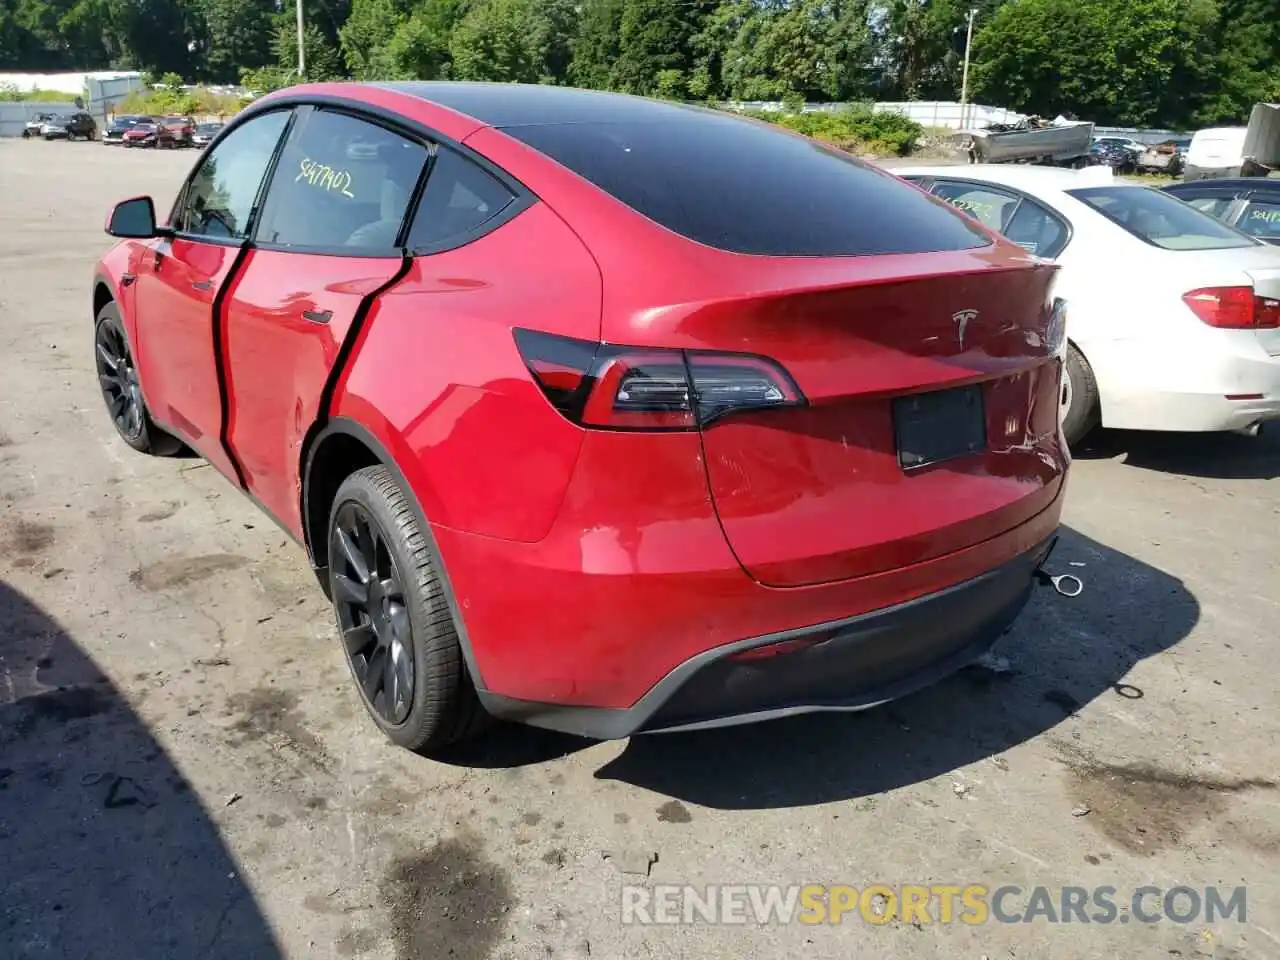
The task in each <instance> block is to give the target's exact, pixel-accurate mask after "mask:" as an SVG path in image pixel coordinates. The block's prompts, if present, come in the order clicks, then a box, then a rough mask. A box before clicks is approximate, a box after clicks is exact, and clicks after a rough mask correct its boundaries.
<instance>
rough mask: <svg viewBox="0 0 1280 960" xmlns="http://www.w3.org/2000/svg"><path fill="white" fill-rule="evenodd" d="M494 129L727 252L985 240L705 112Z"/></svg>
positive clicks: (839, 157)
mask: <svg viewBox="0 0 1280 960" xmlns="http://www.w3.org/2000/svg"><path fill="white" fill-rule="evenodd" d="M672 113H676V111H672ZM502 131H503V133H506V134H508V135H509V136H512V137H515V138H516V139H517V140H521V141H523V142H524V143H526V144H528V145H529V146H531V147H533V148H534V149H535V150H538V151H540V152H541V153H543V154H545V155H546V156H548V157H550V158H551V159H553V160H555V161H556V162H557V163H559V164H561V165H562V166H565V167H568V168H569V169H570V170H572V171H574V172H575V173H577V174H578V175H579V176H581V177H583V178H584V179H586V180H589V181H590V182H591V183H593V184H595V185H596V186H597V187H599V188H600V189H602V190H604V191H605V192H607V193H609V194H611V195H613V196H614V197H615V198H617V199H618V200H620V201H621V202H623V203H625V204H626V205H627V206H629V207H631V208H632V209H633V210H635V211H637V212H638V213H640V214H642V215H643V216H645V217H648V218H649V219H650V220H653V221H655V222H656V223H658V224H660V225H662V226H663V227H666V228H667V229H668V230H671V231H673V232H675V233H678V234H680V235H681V236H684V237H687V238H688V239H690V240H694V241H696V242H698V243H702V244H705V245H707V246H711V247H715V248H717V249H720V250H727V251H730V252H733V253H747V254H758V255H764V256H810V257H838V256H862V255H872V254H888V253H923V252H926V251H939V250H965V249H971V248H974V247H982V246H986V245H987V244H988V243H990V239H989V238H988V237H987V236H986V235H984V234H983V232H982V231H981V230H979V229H978V228H977V227H975V226H973V225H972V224H969V223H967V222H966V221H965V220H964V219H963V218H962V217H957V216H954V215H953V214H951V213H950V212H949V211H947V210H946V209H943V208H942V207H940V206H939V205H938V204H936V203H933V202H931V201H930V200H929V198H928V197H925V196H923V195H922V194H921V193H920V192H919V191H917V190H915V189H912V188H911V187H909V186H907V185H906V184H903V183H901V182H900V181H899V180H898V179H897V178H895V177H892V176H889V175H888V174H885V173H882V172H880V171H878V170H875V169H873V168H871V167H870V166H868V165H866V164H863V163H862V162H860V161H858V160H855V159H854V158H853V157H851V156H849V155H848V154H846V153H844V152H843V151H840V150H836V149H835V148H832V147H826V146H824V145H822V144H818V143H815V142H813V141H810V140H806V139H804V138H802V137H797V136H792V135H791V134H789V133H785V132H783V131H780V130H778V129H777V128H774V127H771V126H768V125H766V124H763V123H755V122H753V121H749V120H744V119H742V118H740V117H731V116H728V115H726V114H722V113H717V112H714V111H706V110H696V109H693V108H688V109H687V111H685V115H683V116H681V115H678V114H677V115H675V116H672V115H671V114H668V113H667V112H666V111H664V112H663V115H662V116H661V117H660V118H637V119H634V120H617V121H593V122H583V123H546V124H538V123H535V124H524V125H512V126H508V127H503V128H502Z"/></svg>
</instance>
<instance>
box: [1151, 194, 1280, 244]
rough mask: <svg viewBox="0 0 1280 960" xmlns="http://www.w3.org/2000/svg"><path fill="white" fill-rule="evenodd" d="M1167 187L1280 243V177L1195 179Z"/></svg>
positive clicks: (1225, 220)
mask: <svg viewBox="0 0 1280 960" xmlns="http://www.w3.org/2000/svg"><path fill="white" fill-rule="evenodd" d="M1164 190H1165V192H1166V193H1171V194H1173V195H1174V196H1175V197H1177V198H1178V199H1179V200H1184V201H1186V202H1187V203H1189V204H1191V205H1192V206H1193V207H1196V208H1197V209H1199V210H1203V211H1204V212H1205V213H1207V214H1209V215H1210V216H1212V217H1216V218H1217V219H1219V220H1221V221H1222V222H1223V223H1227V224H1230V225H1231V226H1233V227H1235V228H1236V229H1237V230H1243V231H1244V232H1245V233H1247V234H1249V236H1251V237H1257V238H1258V239H1259V240H1263V241H1265V242H1267V243H1274V244H1277V245H1280V179H1277V178H1275V177H1236V178H1231V179H1225V178H1224V179H1221V180H1191V181H1188V182H1186V183H1171V184H1169V186H1167V187H1165V188H1164Z"/></svg>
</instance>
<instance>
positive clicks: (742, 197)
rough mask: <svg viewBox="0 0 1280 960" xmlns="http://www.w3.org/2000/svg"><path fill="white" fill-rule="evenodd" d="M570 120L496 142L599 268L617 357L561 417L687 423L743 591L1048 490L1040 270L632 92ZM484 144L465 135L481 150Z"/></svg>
mask: <svg viewBox="0 0 1280 960" xmlns="http://www.w3.org/2000/svg"><path fill="white" fill-rule="evenodd" d="M567 96H569V95H567ZM571 96H574V97H578V96H579V94H577V93H575V94H572V95H571ZM581 109H582V110H583V111H584V119H583V120H582V121H581V122H574V123H553V122H547V123H538V122H529V123H525V122H519V123H513V125H511V126H503V127H502V133H501V136H502V137H507V136H509V137H512V138H515V139H517V140H519V141H522V142H523V143H524V144H525V145H526V146H528V147H532V148H533V149H534V150H537V151H539V152H540V153H542V154H544V155H546V156H548V157H550V158H551V159H553V160H554V161H555V162H556V163H557V164H559V165H561V166H563V167H567V168H568V169H569V170H571V171H573V172H574V173H575V174H577V175H578V177H580V178H581V180H578V179H577V178H574V180H573V181H568V180H565V179H562V177H561V175H560V172H557V173H555V174H554V175H553V174H552V173H551V172H549V171H541V172H539V171H538V170H536V169H528V170H526V171H525V175H526V176H529V177H532V178H534V179H531V180H528V181H526V182H527V183H528V185H529V187H530V188H531V189H533V190H535V191H536V192H539V193H540V195H541V196H543V197H544V198H545V199H546V202H548V203H550V204H552V205H553V206H556V208H557V209H558V211H559V212H560V213H561V215H563V216H568V217H571V220H570V225H571V226H573V227H574V229H575V230H576V231H578V232H579V235H580V236H582V237H583V240H584V242H585V243H586V244H587V246H588V247H589V249H591V250H592V253H593V255H594V256H595V257H596V258H597V261H598V262H599V264H600V268H601V275H602V277H603V278H604V286H603V301H602V310H601V327H600V335H601V339H602V340H603V341H604V343H605V344H606V347H605V350H606V351H607V352H608V354H609V356H611V357H613V356H615V355H616V353H617V352H618V351H622V352H623V353H628V352H630V353H634V354H636V355H634V356H630V357H624V358H623V359H621V360H618V361H617V362H616V363H614V361H613V360H610V361H609V364H613V365H609V364H605V365H604V366H603V367H599V360H600V354H599V353H597V354H596V358H595V360H594V361H593V362H595V363H596V364H597V366H598V367H599V370H598V375H596V377H595V383H596V384H597V386H596V387H595V388H593V389H592V392H591V394H590V395H589V397H588V399H587V401H586V402H587V406H588V409H586V410H585V412H584V413H583V422H589V423H594V424H597V425H600V424H605V425H608V426H611V427H614V428H618V429H644V428H651V429H688V425H689V423H690V421H693V422H694V423H695V425H696V429H698V430H699V431H700V433H701V438H702V447H703V454H704V462H705V468H706V474H707V480H708V486H709V489H710V494H711V498H712V501H713V503H714V506H715V510H716V512H717V514H718V515H719V519H720V523H721V526H722V528H723V531H724V534H725V536H726V537H727V539H728V542H729V544H730V546H731V547H732V549H733V551H734V553H735V554H736V555H737V558H738V560H739V562H740V563H741V564H742V566H743V567H744V568H745V569H746V570H747V571H748V572H749V573H750V574H751V575H752V576H753V577H755V578H756V579H757V580H758V581H760V582H761V583H764V584H768V585H775V586H797V585H802V584H812V583H821V582H825V581H832V580H840V579H845V578H850V577H857V576H861V575H865V574H870V573H874V572H876V571H878V570H885V569H890V568H901V567H903V566H907V565H910V564H913V563H916V562H919V561H922V560H925V559H927V558H929V557H933V556H937V555H940V554H945V553H948V552H951V551H954V550H958V549H962V548H964V547H966V546H969V545H971V544H974V543H978V542H980V541H982V540H985V539H988V538H990V537H993V536H996V535H998V534H1000V533H1002V532H1005V531H1007V530H1009V529H1010V528H1012V527H1014V526H1016V525H1018V524H1020V523H1022V522H1023V521H1024V520H1027V519H1029V518H1030V517H1032V516H1033V515H1035V514H1036V513H1038V512H1039V511H1041V510H1042V509H1044V508H1045V507H1046V506H1048V505H1049V504H1050V503H1051V502H1052V501H1053V499H1054V497H1055V496H1056V494H1057V491H1058V489H1059V488H1060V486H1061V479H1062V476H1063V473H1064V470H1065V463H1066V457H1065V453H1064V451H1062V450H1061V448H1060V447H1059V445H1058V437H1059V434H1060V431H1059V429H1058V400H1057V391H1058V371H1059V367H1060V364H1059V361H1058V359H1057V356H1056V355H1055V354H1054V353H1053V349H1052V347H1051V346H1050V345H1049V344H1047V343H1046V339H1047V337H1046V332H1047V327H1048V322H1049V315H1050V312H1051V306H1052V304H1051V296H1050V290H1051V286H1052V283H1053V278H1054V271H1055V269H1056V268H1055V267H1054V266H1053V265H1052V264H1050V263H1048V262H1046V261H1044V260H1040V259H1038V258H1035V257H1032V256H1029V255H1028V254H1027V253H1026V251H1024V250H1022V249H1021V248H1019V247H1016V246H1014V245H1012V244H1009V243H1007V242H1005V241H998V240H994V239H993V237H992V235H991V234H990V233H988V232H987V231H985V230H984V229H983V228H982V227H981V226H979V225H978V224H977V223H976V221H971V220H969V219H967V218H965V217H963V216H962V215H960V214H958V213H957V212H956V211H955V210H954V209H953V208H951V207H950V206H948V205H947V204H945V203H943V202H942V201H941V200H938V199H935V198H932V197H929V196H928V195H927V194H925V193H924V192H922V191H920V190H918V189H917V188H915V187H910V186H907V185H906V184H904V183H902V182H901V181H900V180H897V179H896V178H894V177H892V176H889V175H888V174H886V173H884V172H883V171H880V170H876V169H874V168H871V167H869V166H867V165H865V164H862V163H860V162H859V161H857V160H855V159H853V158H851V157H850V156H849V155H848V154H846V153H843V152H842V151H839V150H835V149H833V148H831V147H828V146H825V145H823V144H819V143H815V142H813V141H809V140H806V139H804V138H801V137H797V136H792V135H790V134H787V133H784V132H782V131H780V130H779V129H778V128H777V127H773V126H771V125H768V124H764V123H755V122H749V121H743V120H741V119H739V118H734V117H731V116H728V115H726V114H723V113H718V112H715V111H703V110H692V109H689V108H686V107H683V106H681V107H675V106H670V105H665V104H659V103H654V102H647V101H643V102H642V101H634V102H633V101H628V102H627V106H626V108H625V109H622V107H621V106H620V102H619V103H613V102H610V104H609V105H608V107H607V109H605V108H603V107H601V109H600V112H599V115H598V116H596V115H595V114H594V113H593V112H592V111H594V110H595V109H596V108H595V107H592V108H591V110H590V111H588V110H587V106H586V105H583V106H582V107H581ZM486 136H487V135H486V134H485V133H484V132H483V131H481V132H479V133H477V134H475V135H474V137H475V140H474V142H476V143H477V144H478V143H484V144H485V146H486V148H488V149H492V150H494V151H495V154H496V155H498V156H501V154H502V151H503V150H504V149H506V148H505V147H504V146H503V144H502V143H501V142H496V141H495V140H494V139H492V138H491V139H486ZM469 142H472V141H471V140H470V139H469ZM539 177H545V179H537V178H539ZM582 180H585V181H587V184H583V183H582ZM588 184H590V185H594V187H595V188H597V189H595V190H589V191H586V192H584V191H583V188H584V187H586V186H587V185H588ZM601 192H603V194H608V195H609V196H611V197H612V198H614V199H615V200H617V201H618V203H617V204H613V203H611V202H603V201H604V200H605V197H603V196H602V193H601ZM562 200H563V202H561V201H562ZM627 208H630V210H629V211H628V210H627ZM637 213H638V214H639V215H640V216H639V217H637V216H635V215H634V214H637ZM628 344H637V345H640V344H643V347H640V346H636V347H628V346H625V345H628ZM651 348H656V349H658V350H659V351H660V353H659V354H658V355H656V356H655V355H647V354H645V349H651ZM674 351H683V356H682V357H681V358H680V360H679V361H675V360H673V359H672V353H673V352H674ZM570 359H571V358H570ZM562 360H563V358H562ZM576 363H577V366H575V363H574V362H569V363H568V366H567V367H566V366H564V365H563V364H562V365H561V366H555V365H547V366H545V368H544V372H543V373H542V376H543V377H544V379H551V378H555V377H557V376H559V375H560V371H562V370H564V369H572V370H575V371H576V370H578V369H579V368H580V367H581V364H582V361H577V362H576ZM646 368H647V369H646ZM579 380H580V374H578V373H574V374H573V375H572V377H571V378H570V382H571V383H577V382H578V381H579ZM564 389H565V391H568V390H569V389H570V388H569V387H565V388H564ZM572 389H573V390H574V393H567V392H566V394H565V396H566V397H568V398H569V400H566V403H568V402H570V401H571V400H572V397H573V396H575V395H577V393H579V392H580V390H581V388H580V387H573V388H572ZM597 396H598V397H599V398H600V399H601V405H600V406H599V407H596V406H595V405H594V400H595V398H596V397H597ZM646 425H647V426H646Z"/></svg>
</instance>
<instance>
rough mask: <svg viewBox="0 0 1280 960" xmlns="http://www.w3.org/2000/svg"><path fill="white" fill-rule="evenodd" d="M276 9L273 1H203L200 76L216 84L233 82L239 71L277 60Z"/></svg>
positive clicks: (201, 9)
mask: <svg viewBox="0 0 1280 960" xmlns="http://www.w3.org/2000/svg"><path fill="white" fill-rule="evenodd" d="M275 9H276V8H275V3H274V2H273V0H202V3H201V6H200V12H201V14H202V15H203V20H204V46H203V49H202V50H201V53H202V54H203V56H202V57H201V59H200V62H199V73H200V75H201V76H202V77H204V78H206V79H208V80H211V81H213V82H214V83H231V82H234V81H235V80H236V78H237V77H238V75H239V72H240V70H242V69H246V68H254V67H262V66H266V65H267V64H270V63H271V62H272V61H274V60H275V56H274V54H273V52H272V49H271V40H272V37H273V36H274V35H275Z"/></svg>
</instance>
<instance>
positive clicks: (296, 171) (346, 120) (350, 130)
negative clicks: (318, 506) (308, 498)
mask: <svg viewBox="0 0 1280 960" xmlns="http://www.w3.org/2000/svg"><path fill="white" fill-rule="evenodd" d="M429 157H430V151H429V149H428V147H427V146H426V145H424V144H422V143H417V142H413V141H410V140H407V139H405V138H404V137H402V136H400V135H399V134H397V133H394V132H392V131H390V130H388V129H385V128H383V127H381V126H378V125H376V124H375V123H374V122H372V121H368V120H364V119H360V118H357V117H354V116H352V115H350V114H347V113H339V112H334V111H329V110H319V109H312V108H309V107H308V108H303V109H301V110H300V111H299V115H298V119H297V122H296V123H295V124H294V126H293V129H292V131H291V133H290V136H289V140H288V142H287V143H286V144H285V148H284V150H283V152H282V153H281V155H280V162H279V165H278V166H277V168H276V173H275V175H274V177H273V178H272V182H271V185H270V187H269V189H268V191H267V196H266V202H265V205H264V208H263V214H262V221H261V224H260V225H259V227H258V230H257V234H256V237H255V242H254V244H253V248H252V249H251V250H250V251H249V253H248V254H247V255H246V258H245V261H244V264H243V267H242V268H241V269H240V270H239V271H238V272H237V275H236V281H235V284H234V288H233V289H232V291H231V293H230V295H229V296H228V298H227V303H226V319H225V325H224V329H223V336H224V347H223V349H224V351H225V356H226V365H227V394H228V412H227V417H228V423H227V435H228V441H229V445H230V447H231V450H232V451H233V453H234V455H235V457H236V460H237V462H238V463H239V466H240V468H241V471H242V473H243V476H244V480H245V484H246V486H247V487H248V489H249V491H250V492H251V493H252V494H253V495H254V496H255V497H256V498H257V499H258V500H259V501H260V502H261V503H262V504H263V505H264V506H265V507H266V508H267V509H268V510H270V511H271V512H272V513H273V514H274V515H275V516H276V517H277V518H279V519H280V520H281V522H282V523H284V525H285V526H286V527H287V528H288V529H290V530H292V531H293V532H294V533H300V532H301V520H300V517H299V469H298V465H299V458H300V455H301V448H302V442H303V439H304V438H305V435H306V431H307V430H308V428H309V427H310V426H311V424H312V423H313V422H314V421H315V419H316V416H317V414H318V412H319V410H320V404H321V399H322V395H323V393H324V390H325V385H326V383H328V381H329V378H330V375H331V373H332V372H333V370H334V367H335V365H336V363H337V362H338V357H339V352H340V350H341V349H342V346H343V344H344V342H345V341H346V340H347V339H348V338H349V337H351V336H354V335H355V333H356V330H355V325H356V323H357V321H358V319H359V317H360V316H361V314H363V313H365V312H366V311H372V312H371V313H370V314H369V319H370V322H373V321H374V319H375V318H376V306H375V304H374V297H375V295H376V294H377V293H378V292H379V291H381V290H383V289H385V288H386V287H387V286H388V285H389V284H390V283H391V282H392V281H393V280H394V279H395V278H396V277H397V276H398V275H399V274H400V271H401V268H402V266H403V265H404V263H405V260H404V256H403V251H402V248H401V246H400V241H401V237H400V233H401V229H402V225H403V221H404V219H405V214H406V212H407V210H408V207H409V201H410V198H411V197H412V196H413V193H414V189H415V186H416V184H417V182H418V180H419V178H420V176H421V175H422V173H423V170H424V168H425V167H426V165H427V163H428V160H429Z"/></svg>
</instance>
